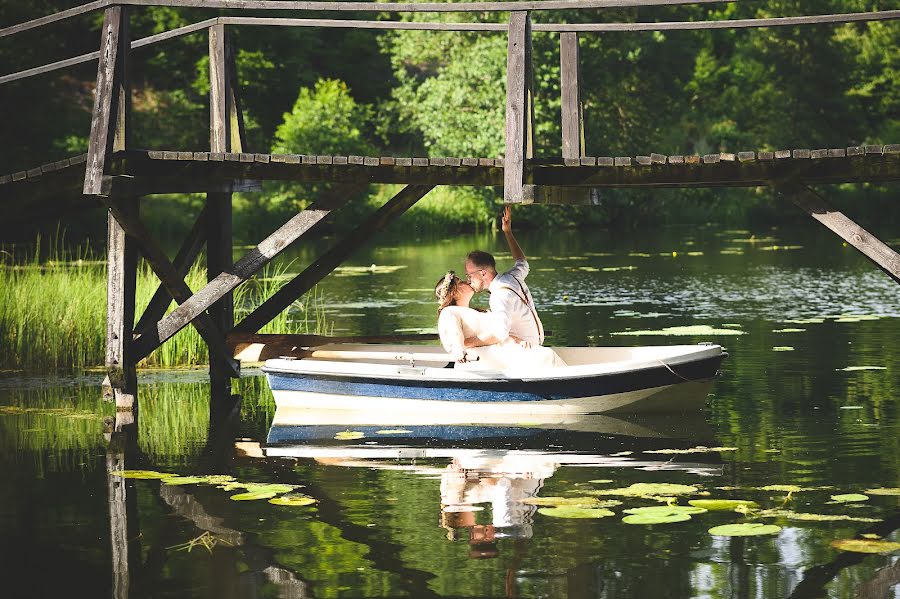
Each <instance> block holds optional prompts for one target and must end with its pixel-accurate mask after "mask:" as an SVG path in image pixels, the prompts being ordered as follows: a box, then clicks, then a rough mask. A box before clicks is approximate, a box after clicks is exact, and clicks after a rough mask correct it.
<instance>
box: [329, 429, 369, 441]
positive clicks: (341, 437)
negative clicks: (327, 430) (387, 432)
mask: <svg viewBox="0 0 900 599" xmlns="http://www.w3.org/2000/svg"><path fill="white" fill-rule="evenodd" d="M365 436H366V434H365V433H361V432H359V431H341V432H339V433H338V434H336V435H335V436H334V438H335V439H337V440H338V441H352V440H354V439H362V438H363V437H365Z"/></svg>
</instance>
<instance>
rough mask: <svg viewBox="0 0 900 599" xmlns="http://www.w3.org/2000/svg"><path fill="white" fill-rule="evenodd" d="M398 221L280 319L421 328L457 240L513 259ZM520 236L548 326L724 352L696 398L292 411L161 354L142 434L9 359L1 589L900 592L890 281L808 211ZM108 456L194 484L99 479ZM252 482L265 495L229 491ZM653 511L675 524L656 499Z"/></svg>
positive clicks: (92, 378) (256, 383)
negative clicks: (560, 410) (174, 364)
mask: <svg viewBox="0 0 900 599" xmlns="http://www.w3.org/2000/svg"><path fill="white" fill-rule="evenodd" d="M400 237H401V234H400V233H399V232H395V234H394V235H393V238H392V237H391V236H386V237H384V238H382V239H380V240H379V242H378V243H376V244H374V245H372V246H371V247H369V248H366V249H364V250H362V251H360V252H359V253H358V254H356V255H355V256H354V257H353V259H352V260H351V261H350V262H348V263H347V265H346V266H347V267H346V268H342V269H340V270H339V271H337V272H336V273H334V274H333V275H332V276H330V277H328V278H327V279H326V280H325V281H323V283H322V284H320V285H319V287H318V289H317V292H316V299H314V300H310V301H308V302H306V303H305V305H301V304H297V305H295V306H294V307H293V310H294V315H295V317H296V318H307V319H313V320H316V321H318V322H319V324H324V325H327V326H328V328H329V330H330V331H331V332H333V333H334V334H340V335H343V334H351V335H356V334H363V335H365V334H387V333H393V332H405V333H415V332H433V331H434V327H435V320H436V314H435V309H436V306H435V303H434V301H432V299H431V297H432V296H431V289H433V286H434V284H435V282H436V281H437V280H438V279H439V278H440V277H441V276H442V275H443V273H444V271H445V269H447V268H454V269H455V270H457V272H460V271H462V270H463V269H462V257H463V256H464V254H465V253H466V251H468V250H469V249H473V248H475V247H479V248H481V249H487V250H490V251H496V254H497V257H498V262H499V263H500V265H501V266H502V265H504V264H508V263H509V254H508V252H506V253H504V252H503V251H498V250H505V248H504V247H503V240H502V237H494V236H492V235H490V234H484V235H480V236H479V235H460V236H456V237H453V238H448V239H430V238H423V239H414V240H406V241H397V239H399V238H400ZM519 239H520V242H521V243H522V245H523V247H524V248H525V251H526V253H527V254H528V255H529V257H530V258H531V268H532V273H531V275H530V276H529V279H528V282H529V284H530V286H531V288H532V291H533V294H534V296H535V299H536V302H537V304H538V307H539V309H540V311H541V314H542V318H543V321H544V324H545V327H546V328H547V329H548V330H552V336H551V337H550V338H549V339H548V343H549V344H551V345H570V346H571V345H654V344H677V343H699V342H706V341H711V342H714V343H719V344H721V345H723V346H725V347H726V349H727V351H728V353H729V357H728V358H727V359H726V360H725V362H724V363H723V366H722V369H721V372H720V375H719V376H718V378H717V379H716V381H715V382H714V385H713V386H712V389H711V390H710V392H709V397H708V400H707V404H706V405H707V408H706V410H705V412H704V413H703V414H700V415H695V416H687V415H678V414H673V415H665V416H662V417H654V418H642V419H633V418H632V419H628V418H625V419H622V418H608V417H603V416H584V417H572V418H570V419H567V420H565V421H558V422H549V423H548V422H534V421H529V422H519V421H516V420H515V419H514V418H513V419H509V420H508V421H507V422H503V423H497V422H475V421H472V422H462V423H460V422H450V423H446V422H445V423H441V422H433V423H430V422H428V419H427V417H424V418H423V419H422V420H421V421H419V420H416V421H415V422H411V420H410V415H408V414H406V415H400V414H397V415H392V414H379V413H377V409H376V413H375V415H373V416H372V418H371V421H366V420H365V419H363V418H357V419H353V418H346V419H345V420H343V421H342V420H341V419H339V418H335V417H334V416H333V415H331V416H327V415H322V414H315V413H311V414H308V415H307V416H306V417H304V418H303V419H301V420H300V421H298V420H297V419H296V418H293V419H292V418H284V417H283V415H279V414H277V413H276V410H275V406H274V403H273V401H272V398H271V393H270V392H269V390H268V388H267V386H266V384H265V380H264V378H262V377H261V376H260V372H259V371H258V370H256V369H250V368H247V369H245V370H244V376H243V378H242V379H241V380H240V381H238V382H236V384H235V389H234V391H235V393H237V394H239V395H240V396H241V400H240V402H239V403H238V404H235V405H236V406H238V407H237V408H236V409H234V410H229V408H231V407H232V406H231V405H226V403H225V402H223V403H221V404H219V405H218V406H217V409H215V410H212V411H211V410H210V407H209V401H208V399H209V386H208V381H207V379H206V374H205V372H203V371H202V370H190V371H178V372H155V371H154V372H142V373H140V389H139V404H140V412H139V415H138V423H137V435H136V437H135V436H134V435H129V436H127V438H123V437H122V436H120V435H118V434H117V435H112V436H108V437H109V440H108V439H107V437H105V436H104V424H103V418H104V417H106V418H110V417H111V416H112V415H113V408H112V407H111V406H110V405H109V404H107V403H104V402H103V401H102V400H101V397H100V385H99V384H100V380H99V375H97V374H96V373H74V374H71V373H70V374H66V373H63V374H60V373H54V374H52V375H51V374H45V375H40V376H38V375H34V374H29V375H24V374H16V373H12V374H7V375H4V378H0V473H2V474H3V478H4V484H2V485H0V536H2V539H3V543H2V550H0V552H2V561H0V563H2V564H3V572H4V573H5V576H4V581H3V587H2V588H3V594H4V595H5V596H9V597H25V596H33V597H48V596H66V595H70V594H72V593H73V592H75V593H76V594H77V595H78V596H85V597H103V596H115V597H126V596H130V597H188V596H190V597H216V598H217V599H218V598H226V597H322V598H324V597H417V598H418V597H550V598H557V597H572V598H582V597H583V598H587V597H610V598H613V597H614V598H627V597H673V598H683V597H709V598H718V597H759V598H763V597H766V598H767V597H789V596H790V597H836V598H842V597H857V596H858V597H898V596H900V551H898V548H900V546H898V545H897V544H896V543H898V542H900V536H898V527H900V497H898V495H897V493H898V490H897V488H898V487H900V415H898V411H900V410H898V391H900V358H898V356H900V352H898V348H900V294H898V289H897V285H896V284H895V283H894V282H892V281H891V280H890V279H889V278H888V277H886V276H885V275H884V274H883V273H881V272H880V271H878V270H877V269H875V268H874V267H873V266H871V265H870V264H869V263H868V262H867V261H865V260H864V259H863V258H861V257H860V256H859V255H858V254H857V253H856V251H855V250H853V249H852V248H849V247H845V246H844V245H843V244H842V243H841V242H840V240H838V239H837V238H835V237H834V236H833V235H831V234H830V233H828V232H821V231H818V230H816V229H814V228H813V225H810V228H807V229H803V230H799V231H795V230H762V231H752V232H751V231H724V230H721V229H718V228H713V227H694V228H683V229H681V228H672V229H667V230H664V231H657V232H654V233H653V234H652V235H650V236H647V235H645V234H640V233H637V232H635V233H634V234H633V235H630V236H627V237H623V238H612V237H609V236H606V235H603V234H592V233H587V232H579V233H574V232H564V233H558V232H557V233H556V234H553V235H550V234H527V233H524V232H523V233H522V234H520V235H519ZM322 243H325V244H327V240H326V241H323V242H322ZM311 259H312V254H311V253H310V250H305V251H299V252H298V253H296V254H295V255H294V256H293V262H292V263H291V268H293V269H300V268H302V267H303V266H304V265H305V264H306V263H308V262H309V261H310V260H311ZM673 327H676V328H673ZM677 327H692V328H690V329H683V328H682V329H679V328H677ZM673 334H680V335H677V336H676V335H673ZM416 416H422V415H416ZM426 416H427V415H426ZM122 468H127V469H128V470H148V471H153V472H157V473H161V474H160V475H181V476H197V477H199V478H181V479H174V480H173V479H171V478H168V479H163V480H160V479H156V478H147V479H143V478H122V477H120V476H118V475H109V474H108V470H113V471H116V470H121V469H122ZM210 476H215V478H209V477H210ZM204 477H205V478H204ZM179 483H180V484H179ZM251 483H256V484H257V485H258V486H253V485H252V484H251ZM274 484H277V485H279V486H278V487H272V486H271V485H274ZM647 484H654V485H661V486H646V485H647ZM633 485H638V486H633ZM673 485H678V486H673ZM248 492H250V493H251V497H252V496H253V495H252V493H253V492H255V493H256V495H255V496H257V497H260V498H259V499H255V500H253V499H251V500H247V501H240V500H233V496H235V495H240V494H244V495H245V496H246V494H247V493H248ZM860 495H862V497H860ZM284 497H294V498H297V499H296V500H295V503H297V505H283V504H284V503H291V502H290V501H287V502H286V501H284V500H283V499H282V500H281V501H280V503H281V504H279V502H278V498H284ZM306 498H309V499H306ZM554 498H556V499H554ZM558 498H564V499H558ZM270 499H273V500H275V501H276V503H272V502H270V501H269V500H270ZM710 499H732V500H740V501H738V502H736V503H735V504H731V505H727V504H726V505H723V504H712V505H709V504H703V503H698V500H710ZM689 502H693V503H694V505H695V506H696V505H699V506H704V505H705V506H706V507H704V508H701V509H697V508H695V509H692V510H688V509H685V508H686V507H690V506H691V505H692V504H691V503H689ZM572 505H575V506H577V509H575V510H574V511H573V510H571V509H565V508H571V507H572ZM667 506H668V508H667ZM676 506H677V507H676ZM649 507H655V509H653V510H649V511H648V510H638V511H637V512H634V511H633V510H635V509H636V508H649ZM706 508H709V509H708V510H707V511H703V509H706ZM713 508H715V509H713ZM722 508H727V509H722ZM661 509H662V511H665V512H666V513H665V514H663V515H664V516H665V517H664V518H663V520H670V521H668V522H659V523H652V522H657V521H656V520H653V519H650V520H647V515H648V513H649V514H650V515H651V516H654V517H659V516H660V515H661V514H660V511H661ZM626 510H628V511H626ZM798 514H799V515H798ZM804 514H806V515H805V516H804ZM809 514H813V515H815V516H810V515H809ZM573 515H579V516H590V517H583V518H572V517H571V516H573ZM634 516H637V518H635V517H634ZM635 521H636V523H635ZM641 522H650V523H641ZM726 524H747V525H764V526H766V528H764V529H762V532H765V533H766V534H762V535H759V536H730V534H729V532H728V530H727V529H726V530H722V529H719V528H716V527H719V526H721V525H726ZM751 527H752V526H751ZM746 528H748V526H744V527H741V528H740V529H739V530H743V529H746ZM757 528H758V527H757ZM710 529H712V532H710ZM845 539H857V540H861V541H876V543H875V544H872V545H866V544H865V543H857V546H859V545H862V546H863V548H869V547H874V549H872V550H874V551H878V552H877V553H859V552H848V551H845V550H842V549H839V548H838V547H837V546H835V542H836V541H840V540H845ZM877 542H880V544H879V543H877ZM890 543H894V544H893V545H892V544H890ZM837 545H838V546H840V545H841V544H840V543H837ZM844 547H845V548H846V545H844Z"/></svg>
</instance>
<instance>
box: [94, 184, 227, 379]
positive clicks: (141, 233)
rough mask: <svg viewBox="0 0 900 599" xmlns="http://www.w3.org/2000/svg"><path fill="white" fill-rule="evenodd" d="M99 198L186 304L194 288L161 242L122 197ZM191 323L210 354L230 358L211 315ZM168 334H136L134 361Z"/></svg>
mask: <svg viewBox="0 0 900 599" xmlns="http://www.w3.org/2000/svg"><path fill="white" fill-rule="evenodd" d="M100 198H101V201H102V202H103V204H104V205H105V206H106V207H107V208H108V209H109V211H110V214H112V215H113V216H114V217H115V219H116V221H117V222H118V223H119V225H121V227H122V229H124V231H125V233H126V234H127V235H129V236H131V237H132V238H133V239H134V240H135V242H136V243H137V244H138V246H139V247H140V248H141V251H142V252H143V254H144V258H145V259H146V260H147V263H148V264H150V267H151V268H152V269H153V272H155V273H156V276H158V277H159V280H160V281H161V282H162V284H163V285H165V287H166V290H167V291H168V292H169V293H170V294H171V295H172V297H173V298H175V301H176V302H178V303H183V302H184V301H186V300H187V299H188V298H189V297H191V288H190V287H188V285H187V283H185V282H184V279H182V278H181V277H179V276H178V271H177V270H176V269H175V267H174V266H173V265H172V262H171V261H170V260H169V258H168V257H167V256H166V254H165V252H163V250H162V248H161V247H160V246H159V244H158V243H157V242H156V241H155V240H154V239H153V237H152V236H151V235H150V233H149V232H148V231H147V229H146V227H144V224H143V223H142V222H141V220H140V219H139V218H137V217H135V216H132V215H131V214H129V213H128V212H127V211H126V210H123V209H122V206H121V204H120V201H119V200H114V199H112V198H107V197H104V196H100ZM191 324H193V325H194V327H196V329H197V332H198V333H200V336H201V337H203V340H204V341H206V343H207V345H208V346H209V352H210V354H211V356H215V357H222V356H225V357H228V349H227V348H226V347H225V337H224V336H223V335H222V333H221V332H220V331H218V330H217V329H216V328H215V325H214V324H213V323H212V321H210V319H209V316H207V315H206V314H199V315H198V316H197V318H196V320H194V321H193V322H192V323H191ZM157 326H158V325H157ZM169 337H171V335H169V336H167V337H165V339H162V338H161V337H160V336H159V334H158V331H149V332H148V333H146V334H143V335H141V336H140V337H137V338H136V339H135V340H134V344H133V347H132V350H133V352H132V353H133V357H134V361H135V362H137V361H139V360H141V359H142V358H144V357H146V356H147V355H149V354H150V352H152V351H153V350H154V349H156V348H157V347H159V345H160V344H161V343H162V342H163V341H165V340H166V339H168V338H169ZM233 372H234V374H235V376H237V375H238V371H237V365H235V368H234V370H233Z"/></svg>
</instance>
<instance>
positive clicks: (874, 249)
mask: <svg viewBox="0 0 900 599" xmlns="http://www.w3.org/2000/svg"><path fill="white" fill-rule="evenodd" d="M773 185H774V187H775V189H777V190H778V191H779V192H780V193H781V194H782V195H784V196H785V197H787V198H789V199H790V200H792V201H793V202H794V203H795V204H797V205H798V206H799V207H800V208H802V209H803V210H805V211H806V212H807V213H808V214H809V215H810V216H812V217H813V218H814V219H816V220H817V221H819V222H820V223H822V224H823V225H825V226H826V227H828V228H829V229H831V230H832V231H834V232H835V233H837V235H838V236H839V237H840V238H841V239H843V240H844V241H846V242H847V243H849V244H850V245H852V246H853V247H855V248H856V249H858V250H859V251H860V252H862V253H863V254H864V255H865V256H866V257H867V258H868V259H869V260H871V261H872V262H874V263H875V265H876V266H878V268H880V269H881V270H883V271H884V272H885V273H886V274H887V275H888V276H889V277H891V278H892V279H894V282H896V283H900V254H898V253H897V252H895V251H894V250H893V249H891V248H890V247H889V246H888V245H887V244H885V243H883V242H882V241H881V240H879V239H878V238H877V237H875V236H874V235H872V234H871V233H869V232H868V231H866V230H865V229H863V228H862V227H860V226H859V225H858V224H856V223H855V222H853V221H852V220H850V219H849V218H847V217H846V216H845V215H844V214H843V213H841V212H840V211H838V210H835V209H833V208H832V207H831V206H829V205H828V204H827V203H826V202H825V200H824V199H822V197H821V196H819V194H817V193H816V192H815V191H813V190H812V189H810V188H808V187H806V186H804V185H801V184H799V183H795V182H793V181H777V182H774V183H773Z"/></svg>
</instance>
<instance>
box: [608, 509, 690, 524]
mask: <svg viewBox="0 0 900 599" xmlns="http://www.w3.org/2000/svg"><path fill="white" fill-rule="evenodd" d="M660 507H665V506H660ZM690 519H691V515H690V514H689V513H686V512H681V511H672V510H667V511H664V512H642V513H639V514H631V515H630V516H625V517H624V518H622V522H624V523H625V524H671V523H673V522H686V521H687V520H690Z"/></svg>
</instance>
